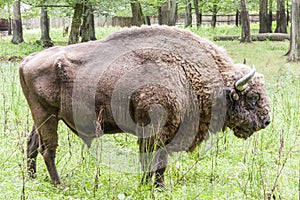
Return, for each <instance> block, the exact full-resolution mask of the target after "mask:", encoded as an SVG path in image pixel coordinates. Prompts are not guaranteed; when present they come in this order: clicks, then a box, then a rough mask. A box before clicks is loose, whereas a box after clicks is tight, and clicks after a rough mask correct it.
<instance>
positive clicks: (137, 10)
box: [130, 0, 145, 26]
mask: <svg viewBox="0 0 300 200" xmlns="http://www.w3.org/2000/svg"><path fill="white" fill-rule="evenodd" d="M130 6H131V13H132V25H133V26H141V25H142V24H145V18H144V14H143V11H142V6H141V3H140V2H139V1H138V0H131V1H130Z"/></svg>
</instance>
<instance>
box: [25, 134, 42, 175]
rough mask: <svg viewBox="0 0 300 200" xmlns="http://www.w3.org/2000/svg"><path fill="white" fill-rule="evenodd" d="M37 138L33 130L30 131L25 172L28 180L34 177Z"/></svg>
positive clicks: (37, 145)
mask: <svg viewBox="0 0 300 200" xmlns="http://www.w3.org/2000/svg"><path fill="white" fill-rule="evenodd" d="M38 147H39V136H38V133H37V132H36V130H35V128H33V129H32V131H31V132H30V134H29V136H28V138H27V151H26V153H27V171H28V176H29V177H30V178H35V176H36V157H37V155H38Z"/></svg>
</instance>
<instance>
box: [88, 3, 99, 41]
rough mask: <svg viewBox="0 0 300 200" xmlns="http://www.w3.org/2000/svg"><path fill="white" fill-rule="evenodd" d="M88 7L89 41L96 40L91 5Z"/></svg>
mask: <svg viewBox="0 0 300 200" xmlns="http://www.w3.org/2000/svg"><path fill="white" fill-rule="evenodd" d="M89 6H90V13H89V33H90V40H97V38H96V33H95V20H94V9H93V6H92V5H89Z"/></svg>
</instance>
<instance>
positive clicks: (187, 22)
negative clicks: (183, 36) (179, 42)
mask: <svg viewBox="0 0 300 200" xmlns="http://www.w3.org/2000/svg"><path fill="white" fill-rule="evenodd" d="M192 21H193V18H192V3H191V0H186V5H185V21H184V26H185V27H189V26H190V27H191V26H192Z"/></svg>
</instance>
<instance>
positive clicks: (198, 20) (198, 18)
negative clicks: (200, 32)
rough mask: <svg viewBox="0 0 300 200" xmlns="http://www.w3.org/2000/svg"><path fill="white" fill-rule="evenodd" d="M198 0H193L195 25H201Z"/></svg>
mask: <svg viewBox="0 0 300 200" xmlns="http://www.w3.org/2000/svg"><path fill="white" fill-rule="evenodd" d="M198 1H199V0H194V7H195V14H196V25H197V27H200V26H201V15H200V11H199V2H198Z"/></svg>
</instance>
